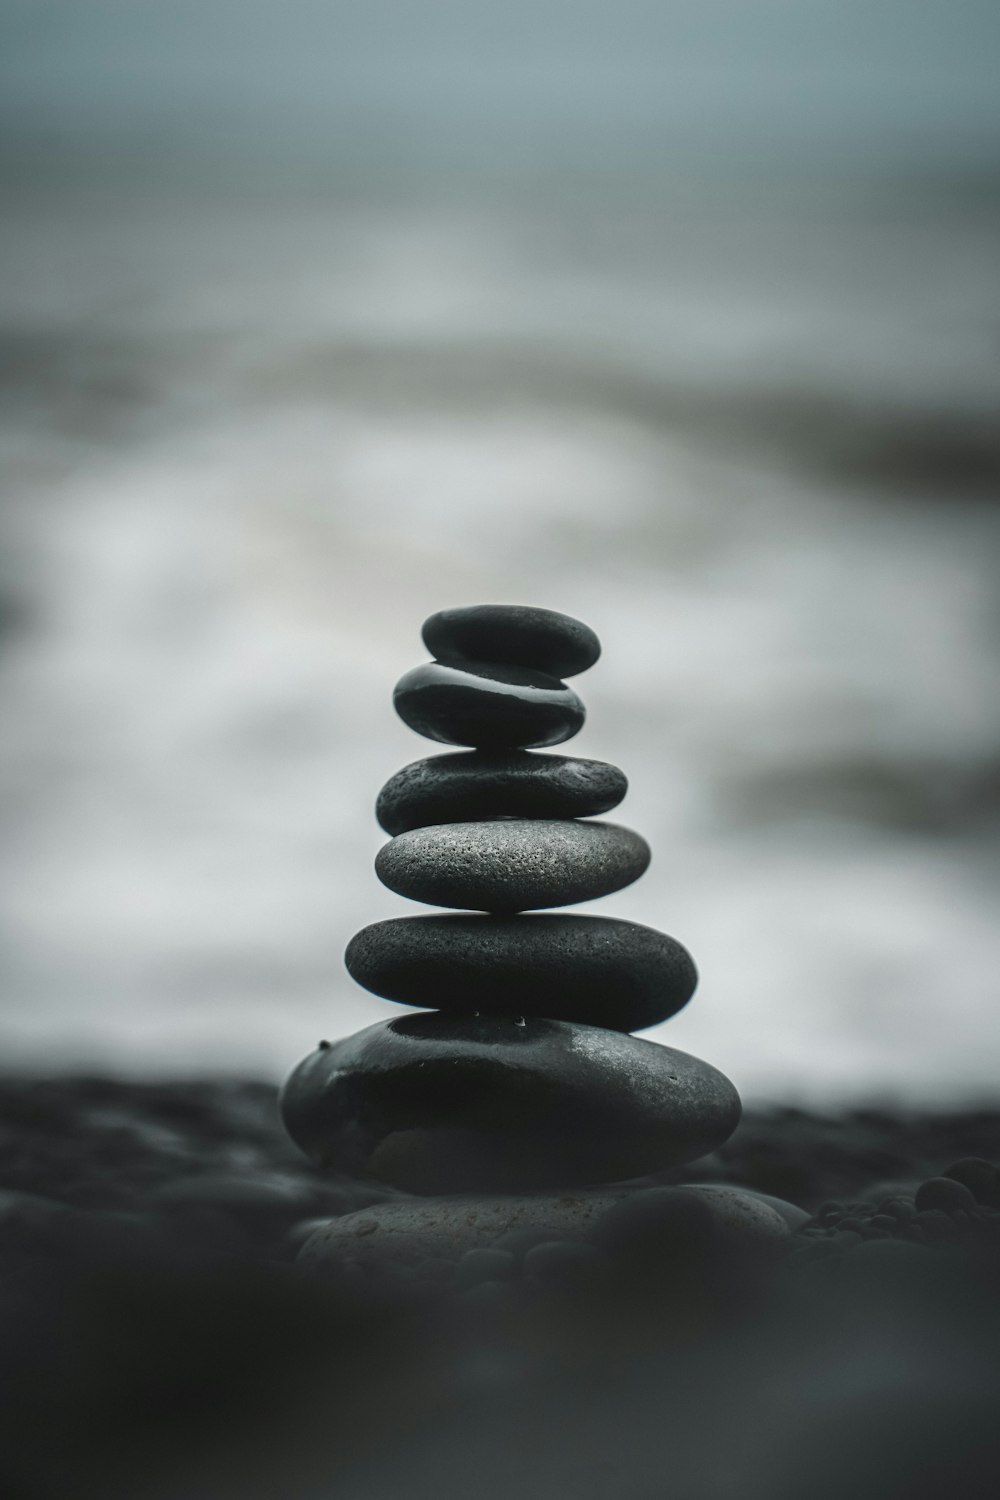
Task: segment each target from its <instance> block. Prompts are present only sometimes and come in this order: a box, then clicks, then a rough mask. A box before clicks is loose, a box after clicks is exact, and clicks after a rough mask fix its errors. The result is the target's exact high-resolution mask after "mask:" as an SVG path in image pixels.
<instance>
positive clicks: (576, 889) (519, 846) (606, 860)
mask: <svg viewBox="0 0 1000 1500" xmlns="http://www.w3.org/2000/svg"><path fill="white" fill-rule="evenodd" d="M649 860H650V852H649V845H648V844H647V843H646V840H645V839H643V838H640V837H639V835H638V834H637V833H633V832H632V830H631V829H630V828H622V827H620V826H619V824H617V823H579V822H572V821H570V820H567V819H548V818H505V819H502V820H499V821H495V822H490V823H442V824H437V825H432V826H431V827H429V828H414V829H412V830H411V831H410V832H409V833H401V834H399V836H398V837H397V838H394V839H390V841H389V843H388V844H385V845H383V847H382V848H381V849H380V850H379V852H378V855H377V856H376V859H375V873H376V875H377V876H378V878H379V880H381V882H382V884H383V885H387V886H388V887H389V889H390V890H391V891H395V892H396V894H397V895H399V896H408V897H409V898H410V899H411V900H413V901H426V902H428V903H429V904H430V905H431V906H459V907H465V908H469V909H472V910H474V911H489V912H510V913H513V912H518V911H531V910H534V909H536V908H538V907H542V906H570V905H572V904H573V903H574V902H577V901H592V900H593V899H594V898H595V897H597V896H606V895H608V894H609V893H610V892H611V891H620V890H621V889H622V887H623V886H626V885H631V884H632V881H633V880H638V878H639V876H640V875H641V874H642V873H643V871H644V870H645V869H646V868H647V867H648V865H649Z"/></svg>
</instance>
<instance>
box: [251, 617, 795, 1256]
mask: <svg viewBox="0 0 1000 1500" xmlns="http://www.w3.org/2000/svg"><path fill="white" fill-rule="evenodd" d="M423 639H424V643H425V645H426V646H427V649H428V651H429V652H430V653H431V654H432V655H433V657H434V658H435V659H434V661H432V662H430V663H428V664H426V665H424V666H419V667H416V668H415V669H414V670H413V671H410V672H407V673H406V675H405V676H404V677H403V678H402V679H401V680H400V682H399V683H398V684H397V686H396V690H395V694H394V702H395V707H396V710H397V712H398V713H399V715H400V717H401V718H402V719H403V720H404V722H405V723H406V724H407V725H409V726H410V728H412V729H414V730H416V732H417V733H418V734H422V735H425V736H426V737H427V738H428V739H432V740H436V741H438V742H443V743H445V744H451V745H458V746H464V747H468V748H466V749H463V750H461V751H460V752H459V753H451V754H446V755H436V756H432V757H430V758H429V759H425V760H418V761H415V762H413V763H412V764H411V765H408V766H406V767H404V768H403V769H402V770H401V771H399V772H397V773H396V774H395V775H394V776H392V777H391V778H390V779H389V781H388V782H387V783H386V785H385V786H384V787H383V788H382V791H381V792H380V794H379V797H378V802H377V807H376V813H377V817H378V821H379V823H380V824H381V826H382V828H383V829H384V830H385V831H386V833H388V834H389V835H390V836H391V837H390V840H389V842H388V843H387V844H385V845H384V847H383V848H382V849H381V851H380V852H379V854H378V856H377V858H376V861H375V869H376V872H377V874H378V876H379V878H380V879H381V880H382V882H383V883H384V884H385V885H386V886H388V887H389V889H390V890H392V891H395V892H397V893H398V894H399V895H402V896H405V897H408V898H410V899H412V900H414V901H420V902H426V903H427V904H429V905H432V906H438V907H445V908H452V909H457V910H453V911H452V912H451V913H450V914H447V915H443V914H434V915H425V916H407V917H398V918H392V919H390V920H387V921H381V922H375V923H374V924H372V925H371V926H369V927H365V928H364V929H362V931H360V932H359V933H357V934H356V935H355V937H354V938H353V939H352V940H351V942H350V944H349V945H348V948H347V952H346V963H347V968H348V970H349V972H350V974H351V975H352V977H353V978H354V979H355V980H356V981H357V982H358V983H359V984H361V985H363V986H364V987H365V988H366V989H368V990H371V991H373V992H374V993H375V994H377V995H381V996H384V997H385V998H386V999H388V1000H392V1001H395V1002H397V1003H399V1004H400V1005H404V1006H416V1007H423V1009H420V1010H418V1011H416V1012H415V1013H409V1014H403V1015H401V1016H399V1017H398V1018H394V1019H391V1020H388V1021H383V1022H380V1023H378V1024H376V1025H374V1026H369V1027H367V1028H366V1029H365V1030H363V1031H361V1032H358V1033H357V1034H356V1035H354V1036H350V1037H347V1038H345V1039H344V1040H342V1041H339V1042H336V1043H333V1044H331V1043H329V1042H322V1043H320V1046H319V1048H318V1049H317V1051H315V1052H314V1053H313V1054H312V1055H311V1056H309V1057H307V1058H306V1059H305V1061H303V1062H302V1063H301V1064H300V1065H299V1067H298V1068H297V1069H296V1070H295V1072H294V1073H293V1074H292V1076H291V1077H290V1079H289V1080H288V1082H287V1084H286V1085H285V1088H284V1091H283V1094H282V1101H281V1107H282V1112H283V1117H284V1121H285V1125H286V1128H287V1130H288V1132H289V1134H290V1135H291V1136H292V1138H293V1139H294V1140H295V1141H296V1142H297V1144H298V1145H299V1146H300V1147H301V1148H302V1150H304V1151H305V1152H306V1154H307V1155H309V1156H311V1157H312V1158H313V1159H314V1160H315V1161H316V1162H318V1163H320V1164H321V1165H323V1166H325V1167H327V1168H329V1169H330V1170H332V1171H335V1172H338V1173H341V1174H346V1175H348V1176H352V1177H354V1178H358V1179H362V1180H374V1181H376V1182H379V1183H382V1184H386V1185H389V1186H390V1187H393V1188H396V1189H401V1190H403V1192H405V1193H407V1194H417V1195H422V1198H423V1205H422V1211H419V1210H418V1211H417V1212H416V1213H414V1210H413V1207H412V1205H413V1203H414V1200H413V1199H409V1200H407V1201H408V1203H409V1204H410V1205H411V1206H410V1207H409V1208H407V1207H405V1205H404V1206H403V1207H401V1206H400V1203H399V1201H398V1200H397V1201H396V1202H395V1203H389V1204H385V1205H383V1206H382V1207H381V1209H380V1210H370V1211H368V1213H367V1214H366V1215H364V1216H362V1217H363V1218H364V1221H365V1222H364V1224H363V1225H360V1226H358V1225H350V1224H347V1223H346V1222H345V1221H341V1222H340V1223H339V1224H338V1223H337V1221H334V1224H333V1225H332V1226H331V1228H330V1231H329V1232H328V1233H327V1235H326V1237H325V1241H324V1238H323V1236H320V1237H319V1240H318V1241H317V1244H314V1245H312V1249H311V1251H310V1247H309V1246H307V1247H306V1249H307V1251H309V1253H311V1254H312V1255H313V1256H314V1257H315V1256H316V1254H317V1245H319V1248H320V1249H322V1246H323V1244H324V1243H325V1244H326V1246H327V1249H330V1248H331V1245H332V1244H333V1242H334V1241H336V1242H337V1243H341V1242H342V1240H343V1237H344V1236H345V1235H349V1234H350V1233H351V1232H352V1230H357V1232H358V1233H359V1234H360V1233H361V1232H362V1230H363V1231H364V1233H365V1234H366V1235H367V1236H369V1237H370V1238H369V1241H368V1244H369V1247H370V1248H374V1244H375V1243H376V1242H377V1243H379V1244H380V1245H385V1244H386V1243H388V1242H390V1241H392V1242H393V1243H395V1244H397V1245H398V1246H399V1247H400V1250H401V1252H402V1248H403V1246H404V1244H407V1243H409V1242H410V1241H411V1240H413V1234H414V1232H415V1230H416V1229H422V1231H423V1239H422V1240H421V1237H420V1235H419V1234H418V1235H417V1240H418V1241H420V1243H421V1244H423V1245H424V1248H425V1249H426V1244H427V1239H428V1236H430V1237H431V1238H432V1239H433V1236H434V1234H435V1233H437V1235H438V1245H439V1248H440V1246H441V1244H442V1243H443V1241H442V1236H444V1238H445V1239H448V1238H449V1236H450V1243H451V1244H452V1247H453V1248H454V1235H455V1225H456V1224H457V1223H459V1222H460V1223H461V1225H462V1226H464V1228H463V1231H462V1232H463V1233H464V1235H465V1240H464V1241H461V1243H466V1242H467V1243H470V1244H476V1243H480V1244H481V1243H488V1242H489V1241H490V1238H491V1236H495V1235H496V1234H497V1233H499V1232H501V1231H503V1230H504V1229H508V1230H509V1229H510V1227H511V1226H512V1225H513V1226H517V1225H518V1224H524V1223H527V1222H529V1221H531V1222H533V1223H537V1222H538V1220H539V1219H541V1220H543V1221H545V1222H546V1223H549V1222H551V1224H552V1227H553V1231H555V1230H557V1229H560V1228H565V1227H566V1226H567V1224H568V1225H569V1226H570V1227H571V1228H572V1227H577V1228H579V1227H580V1226H581V1225H584V1226H585V1224H586V1223H587V1222H589V1220H590V1218H591V1217H592V1216H593V1213H594V1212H595V1211H596V1209H595V1204H596V1205H597V1207H603V1208H606V1207H607V1205H608V1202H609V1201H613V1198H614V1194H612V1198H611V1199H609V1196H608V1191H607V1189H604V1190H603V1193H602V1192H601V1191H600V1189H601V1185H606V1184H619V1183H622V1182H627V1180H628V1179H635V1178H637V1177H640V1176H643V1175H647V1174H650V1173H654V1172H659V1171H662V1170H663V1169H667V1168H673V1167H677V1166H680V1165H682V1164H684V1163H687V1162H690V1161H693V1160H695V1159H697V1158H698V1157H701V1156H703V1155H704V1154H706V1153H707V1152H710V1151H712V1150H714V1149H715V1148H716V1147H717V1146H719V1145H720V1144H721V1143H722V1142H723V1141H725V1140H726V1139H727V1138H728V1136H729V1135H730V1134H731V1132H732V1131H733V1130H734V1129H735V1127H736V1124H737V1122H738V1120H739V1116H740V1101H739V1097H738V1095H737V1093H736V1090H735V1089H734V1087H733V1085H732V1084H731V1083H730V1082H729V1080H728V1079H727V1078H726V1077H724V1076H723V1074H722V1073H720V1072H718V1071H717V1070H716V1069H715V1068H713V1067H711V1066H709V1064H708V1063H705V1062H702V1061H700V1060H699V1059H697V1058H695V1057H691V1056H689V1055H688V1054H686V1053H684V1052H678V1051H675V1050H674V1049H672V1048H669V1047H666V1046H662V1045H660V1044H659V1043H655V1042H651V1041H647V1040H642V1039H640V1038H638V1037H635V1036H633V1035H632V1033H633V1032H636V1031H641V1030H643V1029H645V1028H646V1027H650V1026H655V1025H657V1024H658V1023H659V1022H661V1021H666V1020H667V1019H668V1018H669V1017H671V1016H673V1015H674V1014H675V1013H676V1012H677V1011H679V1010H680V1009H681V1007H682V1006H683V1005H685V1004H686V1003H687V1001H688V1000H689V999H690V997H691V995H692V993H693V991H694V988H695V985H696V982H697V975H696V971H695V967H694V963H693V962H692V960H691V957H690V955H689V954H688V953H687V951H686V950H685V949H684V948H683V947H682V946H681V944H680V943H679V942H677V941H676V940H675V939H674V938H672V937H668V936H666V935H665V934H664V933H662V932H658V931H655V930H654V929H652V928H650V927H645V926H640V925H639V924H637V923H635V922H629V921H623V920H620V919H618V918H613V917H605V916H594V915H582V914H567V913H552V912H551V911H550V908H552V907H561V906H568V905H574V904H577V903H579V902H584V901H589V900H592V899H594V898H596V897H600V896H606V895H608V894H610V893H611V892H614V891H617V890H620V889H622V888H623V887H624V886H627V885H629V884H631V882H632V881H634V880H636V879H638V877H639V876H640V875H642V874H643V872H644V871H645V870H646V868H647V866H648V864H649V859H650V851H649V847H648V845H647V844H646V842H645V841H644V840H643V839H642V838H640V837H639V835H638V834H636V833H633V832H631V831H630V830H629V829H627V828H624V827H621V826H620V825H619V824H617V823H611V822H605V821H600V820H595V815H598V814H602V813H606V812H607V811H609V810H610V809H611V808H613V807H615V806H616V805H617V804H618V803H619V802H621V800H622V798H623V797H624V795H625V792H626V788H627V782H626V779H625V777H624V776H623V774H622V772H621V771H620V770H618V768H617V767H616V766H611V765H607V764H605V763H602V762H600V761H595V760H582V759H575V758H571V757H569V756H564V755H540V754H535V753H533V752H534V751H536V750H538V749H540V748H543V747H548V746H551V745H557V744H560V743H562V742H563V741H565V740H568V739H570V738H571V737H572V736H573V735H575V734H576V733H577V732H578V731H579V729H580V728H581V727H582V725H583V722H584V716H585V710H584V706H583V704H582V702H581V701H580V699H579V698H578V697H577V695H576V693H575V692H573V690H572V689H571V688H569V687H567V686H566V683H565V681H564V680H563V679H565V678H566V677H570V676H573V675H575V674H576V673H579V672H583V671H584V670H585V669H586V668H588V667H590V666H592V665H593V664H594V662H595V661H596V660H597V658H598V656H599V654H600V643H599V641H598V639H597V637H596V636H595V635H594V633H593V631H592V630H590V629H589V628H588V627H587V626H586V625H583V624H581V623H580V622H579V621H577V620H574V619H571V618H569V617H568V616H566V615H562V614H557V613H555V612H553V611H551V610H546V609H538V608H528V607H521V606H512V605H480V606H475V607H471V608H463V609H447V610H443V611H441V612H439V613H438V614H435V615H432V616H431V618H430V619H429V620H427V622H426V623H425V625H424V627H423ZM568 1190H569V1196H567V1192H568ZM572 1190H576V1191H575V1195H574V1192H573V1191H572ZM622 1191H624V1189H618V1190H617V1192H618V1193H619V1195H620V1193H621V1192H622ZM705 1191H706V1192H708V1191H710V1190H709V1189H705ZM712 1191H715V1192H717V1193H722V1192H725V1191H726V1190H724V1189H721V1188H720V1189H715V1190H712ZM595 1194H596V1197H595ZM455 1195H458V1196H457V1197H456V1196H455ZM430 1200H433V1202H432V1201H430ZM745 1208H746V1205H744V1209H745ZM729 1209H730V1211H731V1210H732V1204H730V1205H729ZM758 1209H759V1212H757V1210H758ZM755 1213H756V1218H757V1221H758V1222H759V1220H760V1216H761V1214H763V1215H764V1218H765V1219H766V1218H767V1215H768V1214H769V1213H770V1214H771V1215H772V1217H773V1210H771V1209H768V1208H767V1207H766V1206H765V1205H756V1206H755V1207H754V1209H753V1210H747V1211H746V1213H745V1214H744V1216H745V1217H746V1216H747V1215H749V1217H751V1218H752V1217H754V1214H755ZM373 1216H374V1217H373ZM350 1218H352V1219H357V1218H358V1215H352V1216H350ZM556 1221H558V1222H556ZM773 1227H774V1226H773V1225H771V1224H765V1225H764V1228H765V1230H768V1229H772V1228H773ZM375 1229H382V1230H383V1231H384V1232H383V1233H382V1234H381V1235H378V1236H376V1235H375V1234H374V1232H373V1231H374V1230H375ZM393 1231H397V1232H398V1233H396V1235H395V1238H394V1235H393Z"/></svg>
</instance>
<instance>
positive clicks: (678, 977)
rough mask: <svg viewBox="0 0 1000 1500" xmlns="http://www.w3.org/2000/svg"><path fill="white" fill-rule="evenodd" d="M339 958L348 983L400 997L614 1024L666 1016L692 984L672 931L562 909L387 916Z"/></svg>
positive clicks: (619, 1027)
mask: <svg viewBox="0 0 1000 1500" xmlns="http://www.w3.org/2000/svg"><path fill="white" fill-rule="evenodd" d="M344 959H345V962H346V964H347V968H348V970H349V972H350V974H351V977H352V978H353V979H355V980H356V981H357V983H358V984H360V985H363V986H364V988H365V989H368V990H371V991H373V993H374V994H376V995H382V996H384V998H385V999H387V1000H396V1001H398V1002H399V1003H400V1004H402V1005H422V1006H427V1007H431V1008H433V1009H435V1010H443V1011H449V1012H460V1013H464V1014H470V1013H474V1012H477V1011H478V1012H483V1013H488V1014H491V1015H506V1016H531V1015H534V1016H548V1017H550V1018H551V1019H553V1020H562V1021H579V1022H581V1023H582V1024H584V1025H586V1026H607V1027H610V1028H612V1029H613V1030H615V1031H641V1030H642V1029H643V1028H644V1027H646V1026H655V1025H656V1024H657V1023H658V1022H660V1021H665V1020H667V1019H668V1017H670V1016H672V1015H675V1014H676V1013H677V1011H679V1010H680V1009H681V1007H682V1006H683V1005H686V1004H687V1002H688V1000H690V998H691V996H692V995H693V994H694V990H695V986H696V984H697V982H698V974H697V970H696V969H695V966H694V960H693V959H692V957H691V955H690V954H689V953H688V951H687V949H686V948H684V947H683V946H682V945H681V944H680V943H679V942H677V940H676V938H672V937H668V936H667V934H666V933H664V932H658V931H657V930H656V929H655V928H653V927H643V926H640V925H639V923H638V922H624V921H621V920H620V919H618V918H616V917H591V916H577V915H574V914H571V913H557V914H552V915H549V914H544V915H540V916H516V917H481V916H471V915H470V916H466V915H464V914H463V915H460V916H429V917H392V918H390V919H389V920H387V921H385V922H373V923H372V924H371V925H370V926H368V927H363V928H362V929H361V931H360V932H358V933H355V935H354V937H353V938H352V939H351V941H350V942H349V943H348V945H347V951H346V953H345V955H344Z"/></svg>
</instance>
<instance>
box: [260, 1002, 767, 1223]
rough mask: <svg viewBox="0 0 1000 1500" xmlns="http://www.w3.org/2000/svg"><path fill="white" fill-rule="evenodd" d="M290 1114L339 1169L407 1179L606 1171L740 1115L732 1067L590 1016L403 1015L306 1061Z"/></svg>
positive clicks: (647, 1158) (588, 1178)
mask: <svg viewBox="0 0 1000 1500" xmlns="http://www.w3.org/2000/svg"><path fill="white" fill-rule="evenodd" d="M281 1111H282V1115H283V1118H284V1122H285V1127H286V1129H287V1130H288V1133H289V1135H290V1136H291V1137H292V1139H293V1140H294V1141H295V1142H296V1144H297V1145H298V1146H299V1147H300V1148H301V1149H302V1150H303V1151H304V1152H305V1153H306V1155H307V1156H310V1157H312V1158H313V1160H315V1161H317V1162H318V1163H320V1165H322V1166H324V1167H327V1168H329V1169H331V1170H333V1171H336V1172H344V1173H347V1174H348V1175H351V1176H355V1177H360V1178H371V1179H374V1180H376V1181H378V1182H383V1183H387V1184H389V1185H390V1186H392V1187H397V1188H402V1189H403V1190H404V1191H407V1192H411V1193H422V1194H423V1193H427V1194H437V1193H465V1192H470V1191H473V1190H479V1191H486V1192H506V1193H517V1192H525V1191H531V1190H533V1189H539V1188H551V1187H566V1188H573V1187H577V1186H583V1185H588V1184H589V1185H597V1184H600V1183H605V1182H614V1181H619V1180H621V1179H623V1178H629V1177H637V1176H640V1175H642V1174H643V1173H647V1172H652V1171H658V1170H661V1169H663V1168H666V1167H672V1166H679V1165H681V1164H682V1163H684V1162H687V1161H693V1160H694V1159H696V1158H697V1157H699V1156H703V1155H705V1154H706V1152H709V1151H712V1150H714V1149H715V1148H716V1147H717V1146H719V1145H721V1143H722V1142H723V1141H724V1140H726V1139H727V1138H728V1137H729V1136H730V1135H731V1134H732V1132H733V1130H734V1129H735V1128H736V1125H737V1123H738V1121H739V1116H740V1101H739V1096H738V1094H737V1093H736V1090H735V1089H734V1088H733V1085H732V1084H731V1083H730V1082H729V1080H728V1079H727V1078H725V1077H724V1076H723V1074H721V1073H719V1072H718V1071H717V1070H716V1069H715V1068H713V1067H711V1066H710V1065H709V1064H708V1063H705V1062H702V1061H701V1060H700V1059H698V1058H696V1057H690V1056H688V1054H687V1053H684V1052H677V1051H674V1050H673V1049H672V1048H669V1047H661V1046H659V1045H657V1044H656V1043H654V1042H646V1041H641V1040H639V1039H638V1038H636V1037H627V1036H622V1035H621V1034H620V1033H618V1032H614V1031H605V1030H603V1029H601V1028H598V1027H593V1026H576V1025H571V1024H569V1023H567V1022H564V1021H550V1020H541V1019H535V1018H530V1019H527V1020H523V1021H520V1022H518V1021H515V1020H509V1019H506V1018H503V1017H498V1016H445V1015H440V1014H437V1015H418V1016H403V1017H400V1018H398V1019H396V1020H393V1021H384V1022H381V1023H379V1024H378V1025H375V1026H369V1027H367V1028H366V1029H365V1030H364V1031H360V1032H358V1033H357V1034H356V1035H354V1036H351V1037H347V1038H345V1039H344V1040H343V1041H341V1042H337V1043H335V1044H334V1045H333V1046H332V1047H328V1048H325V1049H319V1050H317V1051H316V1052H314V1053H312V1054H311V1056H309V1057H307V1058H306V1059H305V1061H304V1062H302V1063H301V1064H300V1065H299V1067H298V1068H296V1070H295V1072H294V1073H293V1074H292V1076H291V1077H290V1078H289V1080H288V1082H287V1083H286V1084H285V1087H284V1089H283V1090H282V1095H281Z"/></svg>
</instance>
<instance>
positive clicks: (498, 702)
mask: <svg viewBox="0 0 1000 1500" xmlns="http://www.w3.org/2000/svg"><path fill="white" fill-rule="evenodd" d="M392 701H393V704H394V705H395V709H396V712H397V713H398V714H399V717H400V718H401V719H402V720H403V722H404V724H408V725H409V726H410V728H411V729H415V730H416V732H417V733H418V734H422V735H425V736H426V738H427V739H430V740H441V741H442V742H443V743H444V744H446V745H472V746H474V747H475V748H476V749H490V750H496V749H504V750H509V749H515V748H518V749H520V748H524V747H525V746H528V745H535V746H538V745H558V744H560V743H561V742H562V741H563V740H568V739H571V738H572V736H573V735H574V734H576V733H578V731H579V730H580V729H581V728H582V726H583V721H584V719H585V718H586V710H585V708H584V706H583V704H582V703H581V702H580V699H579V698H578V697H577V696H576V694H575V693H574V691H573V689H572V688H568V687H567V686H566V684H565V683H564V682H560V681H559V680H558V678H556V677H550V676H548V675H547V674H546V673H545V672H535V671H532V670H531V669H529V668H528V667H499V666H492V665H491V664H490V663H488V662H467V663H465V664H463V665H462V666H461V667H458V666H444V665H442V663H441V662H436V661H434V662H427V663H426V664H425V665H424V666H421V667H414V668H413V670H412V671H410V672H407V673H406V674H405V675H404V676H403V677H401V678H400V679H399V681H398V682H397V684H396V689H395V692H394V693H393V698H392Z"/></svg>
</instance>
